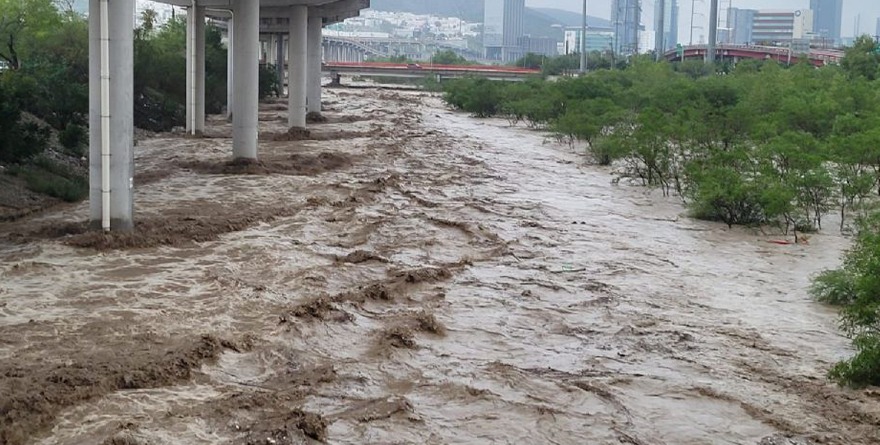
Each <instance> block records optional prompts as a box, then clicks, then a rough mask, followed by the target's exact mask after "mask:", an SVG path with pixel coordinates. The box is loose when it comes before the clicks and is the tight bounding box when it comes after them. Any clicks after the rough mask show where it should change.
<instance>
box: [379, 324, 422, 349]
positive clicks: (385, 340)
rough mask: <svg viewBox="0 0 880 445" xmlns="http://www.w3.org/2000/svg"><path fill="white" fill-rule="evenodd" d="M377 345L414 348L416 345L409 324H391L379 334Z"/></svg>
mask: <svg viewBox="0 0 880 445" xmlns="http://www.w3.org/2000/svg"><path fill="white" fill-rule="evenodd" d="M379 346H380V347H383V348H395V349H415V348H416V347H417V344H416V336H415V334H414V333H413V330H412V328H410V327H409V326H406V325H397V326H392V327H390V328H387V329H385V330H383V331H382V332H381V333H380V334H379Z"/></svg>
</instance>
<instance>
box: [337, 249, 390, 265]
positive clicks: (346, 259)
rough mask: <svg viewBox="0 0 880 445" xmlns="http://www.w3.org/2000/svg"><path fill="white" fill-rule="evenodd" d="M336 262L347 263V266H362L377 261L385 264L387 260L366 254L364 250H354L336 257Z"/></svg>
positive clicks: (372, 254) (371, 253) (373, 254)
mask: <svg viewBox="0 0 880 445" xmlns="http://www.w3.org/2000/svg"><path fill="white" fill-rule="evenodd" d="M336 261H337V262H339V263H349V264H363V263H367V262H370V261H378V262H380V263H387V262H388V259H387V258H383V257H382V256H379V255H377V254H375V253H373V252H368V251H366V250H355V251H354V252H351V253H349V254H348V255H345V256H339V255H337V256H336Z"/></svg>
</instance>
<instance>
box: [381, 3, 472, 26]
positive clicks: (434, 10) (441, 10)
mask: <svg viewBox="0 0 880 445" xmlns="http://www.w3.org/2000/svg"><path fill="white" fill-rule="evenodd" d="M370 7H371V8H372V9H376V10H379V11H394V12H410V13H413V14H426V15H427V14H434V15H439V16H445V17H459V18H462V19H464V20H466V21H469V22H482V21H483V2H482V1H474V0H444V1H430V2H429V1H423V0H371V1H370Z"/></svg>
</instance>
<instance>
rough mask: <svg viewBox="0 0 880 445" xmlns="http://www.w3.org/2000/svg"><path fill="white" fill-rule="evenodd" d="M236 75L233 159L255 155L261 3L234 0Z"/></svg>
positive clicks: (253, 157) (233, 44) (255, 156)
mask: <svg viewBox="0 0 880 445" xmlns="http://www.w3.org/2000/svg"><path fill="white" fill-rule="evenodd" d="M233 5H234V12H235V22H234V28H235V40H234V41H233V42H232V48H233V52H234V53H235V58H234V59H233V60H234V65H235V68H234V74H233V77H234V79H235V85H234V87H233V88H234V94H235V99H234V101H233V104H234V107H235V111H234V112H233V120H232V154H233V157H234V158H235V159H257V138H258V135H259V133H258V131H259V129H258V127H257V126H258V124H259V115H258V112H259V105H260V103H259V101H260V98H259V83H260V79H259V59H260V4H259V2H255V1H253V0H235V2H234V3H233Z"/></svg>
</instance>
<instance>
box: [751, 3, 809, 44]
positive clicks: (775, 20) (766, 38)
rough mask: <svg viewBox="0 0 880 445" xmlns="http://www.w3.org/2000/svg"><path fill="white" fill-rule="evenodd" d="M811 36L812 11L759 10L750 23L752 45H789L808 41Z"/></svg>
mask: <svg viewBox="0 0 880 445" xmlns="http://www.w3.org/2000/svg"><path fill="white" fill-rule="evenodd" d="M812 35H813V11H812V10H809V9H798V10H794V11H791V10H788V11H786V10H761V11H757V12H756V13H755V16H754V19H753V21H752V43H754V44H761V45H786V46H787V45H789V44H792V43H794V42H796V41H803V40H809V39H811V38H812Z"/></svg>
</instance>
